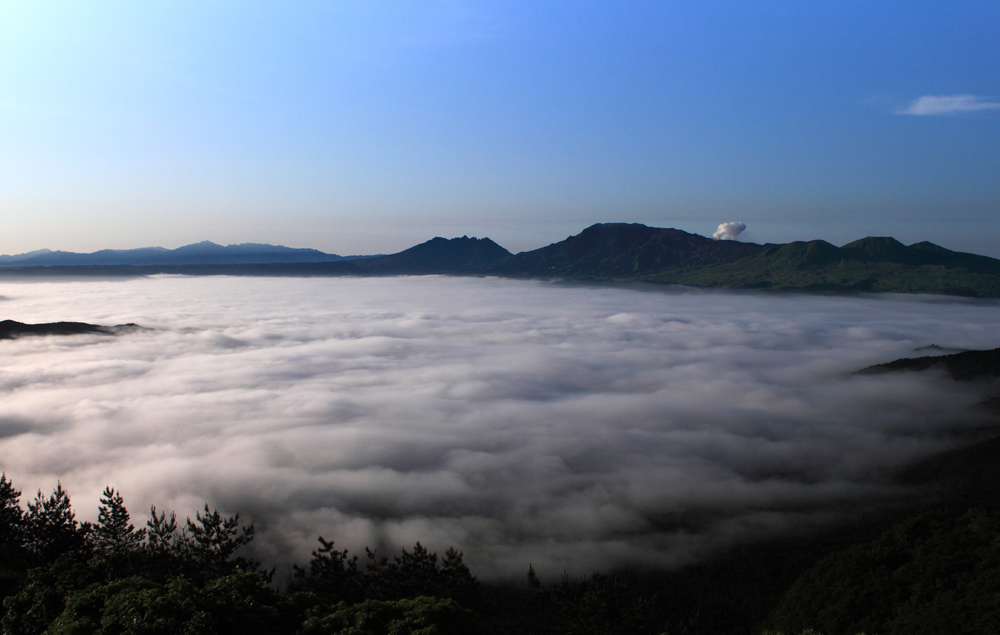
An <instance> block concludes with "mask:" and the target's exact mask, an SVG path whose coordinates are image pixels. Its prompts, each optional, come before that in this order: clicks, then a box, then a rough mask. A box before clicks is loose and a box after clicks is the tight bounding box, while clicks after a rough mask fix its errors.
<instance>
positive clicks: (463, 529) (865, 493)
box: [0, 276, 1000, 578]
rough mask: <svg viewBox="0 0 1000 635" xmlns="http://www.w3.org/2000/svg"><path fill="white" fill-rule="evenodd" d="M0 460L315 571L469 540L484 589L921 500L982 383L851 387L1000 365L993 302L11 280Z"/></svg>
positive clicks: (967, 420)
mask: <svg viewBox="0 0 1000 635" xmlns="http://www.w3.org/2000/svg"><path fill="white" fill-rule="evenodd" d="M0 286H2V288H0V315H2V317H3V318H5V319H14V320H19V321H22V322H50V321H59V320H73V321H85V322H92V323H98V324H107V325H110V324H119V323H126V322H135V323H138V324H140V325H142V326H144V327H148V330H144V331H139V332H134V333H129V334H126V335H121V336H117V337H111V336H98V335H88V336H72V337H61V338H54V337H44V338H39V337H33V338H21V339H18V340H13V341H3V342H0V352H2V355H0V391H2V394H3V399H2V400H0V467H2V469H3V470H4V471H5V472H6V474H7V476H8V477H9V478H11V479H12V480H13V481H14V483H15V485H17V486H18V487H20V488H21V489H22V490H23V492H24V496H22V504H24V503H25V502H26V501H27V500H30V498H31V497H32V496H33V495H34V492H35V490H36V489H39V488H40V489H42V490H43V492H45V493H48V492H49V491H51V489H52V488H53V487H54V486H55V484H56V481H57V480H61V481H62V483H63V486H64V487H65V488H66V489H67V490H68V491H69V492H70V495H71V496H72V500H73V503H74V507H75V509H76V511H77V514H78V518H80V519H91V520H93V519H95V518H96V515H97V501H98V498H99V496H100V492H101V490H102V489H103V488H104V486H105V485H111V486H113V487H116V488H118V489H119V490H121V492H122V494H123V495H124V497H125V501H126V504H127V506H128V508H129V510H130V511H131V512H132V515H133V520H134V521H135V522H136V524H137V525H141V524H143V523H144V522H145V519H146V518H147V516H148V509H149V506H150V504H155V505H156V506H157V508H158V509H161V510H163V509H166V510H170V509H173V510H176V511H177V513H178V515H179V516H180V517H181V518H183V517H184V516H188V515H190V516H193V515H194V513H195V512H196V511H198V510H199V509H201V507H202V505H203V504H204V503H205V502H206V501H207V502H208V504H209V505H211V506H212V507H217V508H219V509H220V510H222V511H225V512H226V513H234V512H237V511H238V512H240V513H241V516H242V518H244V519H246V520H247V521H249V520H253V521H254V522H255V523H256V526H257V539H256V540H255V544H254V549H255V551H254V554H255V555H256V556H257V557H259V558H261V559H262V560H264V561H265V562H266V563H269V564H277V563H285V562H290V561H296V562H300V563H304V562H305V561H307V560H308V557H309V552H310V551H311V550H312V549H313V548H314V547H315V545H316V537H317V536H319V535H323V536H324V537H325V538H327V539H331V540H335V541H336V543H337V545H338V546H340V547H343V548H348V549H351V550H352V551H353V552H361V553H363V548H364V547H365V546H378V547H380V548H381V549H386V550H389V551H390V552H391V551H395V550H398V548H399V547H400V546H403V545H407V546H409V545H412V544H413V542H415V541H417V540H420V541H421V542H422V543H423V544H424V545H426V546H428V547H429V548H431V549H435V550H438V551H441V550H443V549H445V548H447V547H448V546H451V545H453V546H455V547H456V548H457V549H459V550H462V551H464V552H465V554H466V558H465V559H466V561H467V563H468V564H469V565H470V567H471V568H472V570H473V572H474V573H475V574H477V575H480V576H481V577H485V578H493V577H506V576H523V574H524V572H525V571H526V570H527V567H528V564H529V563H531V564H532V565H533V566H534V567H535V569H536V570H538V571H539V572H540V573H542V574H546V573H548V574H556V573H560V572H562V571H563V570H566V571H569V572H570V573H573V574H579V573H586V572H589V571H592V570H594V569H604V570H607V569H609V568H612V567H615V566H637V567H654V568H670V567H676V566H680V565H684V564H687V563H690V562H695V561H698V560H699V559H703V558H706V557H709V556H711V555H712V554H715V553H718V552H719V551H720V550H722V549H725V548H726V547H729V546H732V545H735V544H740V543H745V542H747V541H750V540H754V539H757V538H761V537H773V536H781V535H789V534H793V533H795V532H802V531H810V530H811V529H814V528H816V527H822V526H826V525H829V524H830V523H834V522H836V521H837V519H838V517H839V514H841V513H844V512H843V510H845V509H847V508H849V507H850V506H852V505H857V504H859V503H861V504H865V503H866V502H867V503H870V504H872V505H880V504H884V503H886V502H887V501H893V500H898V499H899V498H900V497H904V496H906V495H908V494H912V493H911V492H907V491H905V490H903V489H901V488H900V487H898V486H894V485H892V484H891V482H890V480H889V475H890V474H891V472H892V470H893V469H895V468H897V467H899V466H901V465H903V464H905V463H907V462H908V461H912V460H915V459H917V458H920V457H922V456H927V455H929V454H932V453H934V452H937V451H941V450H943V449H947V448H948V447H951V446H953V445H954V444H955V443H956V441H955V440H954V433H957V432H961V431H962V430H967V429H973V428H975V427H976V426H979V425H982V424H983V421H982V420H981V419H980V418H979V417H978V416H977V415H975V414H972V412H971V410H970V408H971V407H972V406H973V405H974V404H975V403H976V402H977V401H978V400H979V399H981V394H980V393H979V392H978V391H977V390H976V387H975V386H968V385H959V384H955V383H953V382H949V381H945V380H943V378H941V377H939V376H937V375H934V374H900V375H891V376H854V375H851V374H850V373H851V372H852V371H854V370H857V369H859V368H862V367H864V366H867V365H870V364H874V363H880V362H885V361H889V360H892V359H895V358H898V357H903V356H913V355H914V353H913V349H915V348H917V347H920V346H925V345H928V344H931V343H935V344H938V345H941V346H946V347H959V348H994V347H996V346H997V345H998V342H997V341H996V334H995V332H996V329H995V325H996V316H997V309H998V306H1000V305H998V304H997V303H995V302H988V301H970V300H960V299H946V298H934V297H921V296H888V295H886V296H879V295H867V296H853V297H850V296H811V295H804V294H789V295H780V294H757V293H748V292H739V293H734V292H721V291H697V290H691V289H682V288H667V287H649V288H642V287H633V288H614V287H589V286H582V285H561V284H556V283H546V282H537V281H513V280H497V279H489V278H483V279H480V278H448V277H407V278H366V279H352V278H322V279H294V278H288V279H279V278H261V279H254V278H229V277H206V278H189V277H174V276H157V277H153V278H147V279H138V280H129V281H80V282H26V283H13V284H3V285H0Z"/></svg>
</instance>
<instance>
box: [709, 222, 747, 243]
mask: <svg viewBox="0 0 1000 635" xmlns="http://www.w3.org/2000/svg"><path fill="white" fill-rule="evenodd" d="M746 228H747V224H746V223H741V222H738V221H731V222H728V223H721V224H720V225H719V227H718V228H717V229H716V230H715V233H714V234H712V237H713V238H715V239H716V240H736V237H737V236H739V235H740V234H742V233H743V231H744V230H746Z"/></svg>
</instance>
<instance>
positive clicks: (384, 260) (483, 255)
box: [359, 236, 511, 275]
mask: <svg viewBox="0 0 1000 635" xmlns="http://www.w3.org/2000/svg"><path fill="white" fill-rule="evenodd" d="M510 255H511V254H510V252H509V251H507V250H506V249H504V248H503V247H501V246H500V245H498V244H496V243H495V242H493V241H492V240H490V239H489V238H469V237H468V236H462V237H461V238H452V239H446V238H440V237H438V238H433V239H431V240H428V241H427V242H425V243H421V244H419V245H417V246H415V247H410V248H409V249H407V250H405V251H401V252H399V253H397V254H391V255H389V256H380V257H378V258H371V259H368V260H365V261H362V262H360V263H359V268H360V270H362V271H365V272H370V273H375V274H403V275H407V274H414V275H421V274H442V273H446V274H475V273H481V272H483V271H484V270H486V269H488V268H489V267H491V266H492V265H494V264H495V263H497V262H499V261H501V260H503V259H504V258H507V257H509V256H510Z"/></svg>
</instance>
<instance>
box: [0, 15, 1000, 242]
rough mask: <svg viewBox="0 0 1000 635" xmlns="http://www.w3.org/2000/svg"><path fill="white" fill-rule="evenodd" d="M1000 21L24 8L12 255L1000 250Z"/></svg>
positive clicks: (0, 99) (4, 58) (10, 163)
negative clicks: (893, 242)
mask: <svg viewBox="0 0 1000 635" xmlns="http://www.w3.org/2000/svg"><path fill="white" fill-rule="evenodd" d="M998 32H1000V4H997V3H995V2H981V1H964V2H963V1H959V2H950V3H940V2H931V1H929V0H919V1H916V2H912V1H907V2H903V1H879V2H868V1H860V0H847V1H843V2H824V3H817V2H777V1H771V2H717V1H707V2H697V3H686V2H683V3H682V2H651V1H637V2H629V3H620V2H606V1H605V2H598V1H587V0H584V1H581V2H574V3H565V2H551V1H545V0H543V1H540V2H530V3H508V2H496V1H492V0H486V1H477V2H466V1H463V0H428V1H426V2H413V3H401V2H384V1H371V2H348V1H344V2H290V3H264V2H212V3H204V2H185V1H181V2H170V3H132V2H121V1H109V2H101V3H78V2H46V3H2V4H0V86H2V87H3V90H2V92H0V138H2V139H3V143H2V144H0V210H2V213H3V218H4V220H5V231H4V234H3V237H2V239H0V253H4V254H10V253H19V252H23V251H27V250H31V249H38V248H51V249H63V250H69V251H93V250H96V249H100V248H133V247H143V246H163V247H170V248H172V247H177V246H180V245H183V244H188V243H192V242H197V241H201V240H206V239H207V240H212V241H215V242H219V243H224V244H225V243H240V242H268V243H277V244H285V245H288V246H293V247H314V248H317V249H322V250H324V251H329V252H334V253H341V254H348V253H386V252H393V251H398V250H401V249H404V248H406V247H409V246H411V245H413V244H415V243H417V242H421V241H423V240H426V239H429V238H431V237H433V236H436V235H441V236H446V237H451V236H458V235H463V234H468V235H476V236H489V237H491V238H493V239H494V240H496V241H497V242H499V243H500V244H502V245H504V246H505V247H507V248H508V249H510V250H512V251H521V250H526V249H534V248H537V247H541V246H543V245H545V244H548V243H550V242H554V241H557V240H561V239H563V238H565V237H566V236H568V235H570V234H575V233H578V232H579V231H580V230H581V229H583V228H584V227H586V226H587V225H589V224H591V223H594V222H602V221H630V222H644V223H647V224H651V225H657V226H670V227H677V228H680V229H685V230H687V231H693V232H696V233H700V234H703V235H711V234H712V232H713V231H714V230H715V228H716V226H717V225H718V224H719V223H722V222H726V221H742V222H744V223H746V224H747V227H748V228H747V231H746V233H745V234H744V235H743V236H741V238H743V239H746V240H752V241H754V242H785V241H789V240H799V239H802V240H810V239H815V238H822V239H826V240H829V241H831V242H833V243H835V244H843V243H845V242H848V241H850V240H853V239H856V238H859V237H862V236H866V235H893V236H895V237H897V238H899V239H900V240H903V241H904V242H907V243H911V242H916V241H920V240H932V241H934V242H937V243H939V244H942V245H944V246H946V247H949V248H952V249H959V250H965V251H975V252H978V253H986V254H988V255H993V256H1000V247H998V245H1000V227H998V223H997V218H998V212H1000V152H998V151H997V148H1000V65H998V64H997V60H998V59H1000V38H997V33H998Z"/></svg>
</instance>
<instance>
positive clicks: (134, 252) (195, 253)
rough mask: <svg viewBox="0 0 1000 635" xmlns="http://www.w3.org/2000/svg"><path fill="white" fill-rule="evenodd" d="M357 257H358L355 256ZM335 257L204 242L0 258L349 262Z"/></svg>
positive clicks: (49, 262) (92, 262)
mask: <svg viewBox="0 0 1000 635" xmlns="http://www.w3.org/2000/svg"><path fill="white" fill-rule="evenodd" d="M354 257H356V256H354ZM350 258H352V257H351V256H348V257H344V256H338V255H336V254H326V253H323V252H322V251H317V250H315V249H293V248H291V247H281V246H276V245H260V244H256V243H243V244H241V245H226V246H225V247H223V246H222V245H217V244H215V243H213V242H209V241H207V240H206V241H204V242H200V243H195V244H193V245H185V246H184V247H178V248H177V249H164V248H163V247H144V248H141V249H102V250H100V251H95V252H93V253H89V254H81V253H75V252H72V251H52V250H49V249H39V250H38V251H30V252H28V253H24V254H17V255H15V256H0V267H54V266H64V267H65V266H70V267H81V266H116V265H130V266H140V267H144V266H155V265H205V264H251V263H257V264H259V263H272V262H336V261H339V260H349V259H350Z"/></svg>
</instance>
